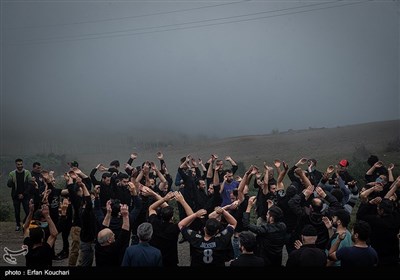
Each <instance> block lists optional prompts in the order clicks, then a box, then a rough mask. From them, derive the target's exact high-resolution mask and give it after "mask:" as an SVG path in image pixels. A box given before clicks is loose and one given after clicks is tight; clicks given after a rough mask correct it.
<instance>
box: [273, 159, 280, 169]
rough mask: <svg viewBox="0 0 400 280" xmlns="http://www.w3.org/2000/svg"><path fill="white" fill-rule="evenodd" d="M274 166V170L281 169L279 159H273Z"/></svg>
mask: <svg viewBox="0 0 400 280" xmlns="http://www.w3.org/2000/svg"><path fill="white" fill-rule="evenodd" d="M274 165H275V167H276V168H279V167H281V161H280V160H279V159H275V160H274Z"/></svg>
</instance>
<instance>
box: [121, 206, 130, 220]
mask: <svg viewBox="0 0 400 280" xmlns="http://www.w3.org/2000/svg"><path fill="white" fill-rule="evenodd" d="M119 209H120V210H119V211H120V212H121V216H122V217H128V214H129V211H128V205H126V204H121V206H120V208H119Z"/></svg>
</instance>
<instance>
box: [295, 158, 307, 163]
mask: <svg viewBox="0 0 400 280" xmlns="http://www.w3.org/2000/svg"><path fill="white" fill-rule="evenodd" d="M306 162H307V159H306V158H301V159H299V161H298V162H297V163H296V165H303V164H305V163H306Z"/></svg>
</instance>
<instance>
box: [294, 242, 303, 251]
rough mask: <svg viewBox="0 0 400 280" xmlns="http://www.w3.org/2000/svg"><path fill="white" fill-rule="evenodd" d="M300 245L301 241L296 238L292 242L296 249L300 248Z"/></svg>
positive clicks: (301, 244)
mask: <svg viewBox="0 0 400 280" xmlns="http://www.w3.org/2000/svg"><path fill="white" fill-rule="evenodd" d="M301 246H303V243H301V241H300V240H296V241H295V242H294V248H296V249H297V250H298V249H300V248H301Z"/></svg>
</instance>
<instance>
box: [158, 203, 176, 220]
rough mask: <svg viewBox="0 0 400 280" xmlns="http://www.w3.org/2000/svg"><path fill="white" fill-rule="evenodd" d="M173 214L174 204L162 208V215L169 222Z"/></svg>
mask: <svg viewBox="0 0 400 280" xmlns="http://www.w3.org/2000/svg"><path fill="white" fill-rule="evenodd" d="M173 216H174V208H173V207H172V206H167V207H164V208H162V209H161V210H160V217H161V219H162V220H163V221H164V222H169V221H170V220H171V219H172V217H173Z"/></svg>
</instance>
